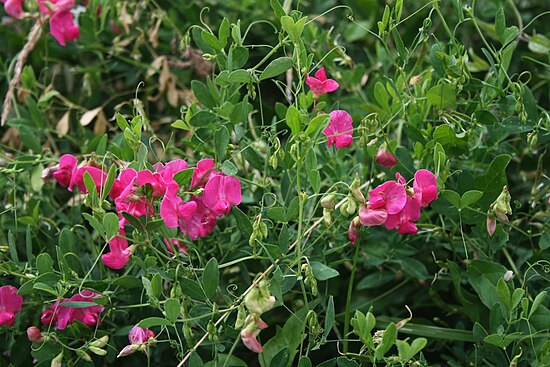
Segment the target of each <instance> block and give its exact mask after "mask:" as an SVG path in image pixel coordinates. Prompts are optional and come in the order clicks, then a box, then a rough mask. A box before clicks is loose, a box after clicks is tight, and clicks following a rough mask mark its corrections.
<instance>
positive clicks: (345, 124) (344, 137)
mask: <svg viewBox="0 0 550 367" xmlns="http://www.w3.org/2000/svg"><path fill="white" fill-rule="evenodd" d="M323 135H325V136H326V137H327V138H328V141H327V145H328V146H329V147H330V146H332V144H335V143H336V148H347V147H349V146H350V145H351V143H352V142H353V120H352V118H351V116H350V114H349V113H347V112H346V111H343V110H335V111H332V112H331V113H330V122H329V124H328V126H327V127H326V128H325V130H323Z"/></svg>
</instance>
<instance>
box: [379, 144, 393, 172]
mask: <svg viewBox="0 0 550 367" xmlns="http://www.w3.org/2000/svg"><path fill="white" fill-rule="evenodd" d="M375 161H376V163H378V164H379V165H380V166H382V167H383V168H391V167H393V166H395V165H396V164H397V158H395V156H394V155H393V154H392V153H391V152H390V151H389V150H387V149H386V147H385V146H384V145H383V146H381V147H380V149H379V150H378V153H376V158H375Z"/></svg>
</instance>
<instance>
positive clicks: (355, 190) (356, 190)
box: [349, 174, 365, 214]
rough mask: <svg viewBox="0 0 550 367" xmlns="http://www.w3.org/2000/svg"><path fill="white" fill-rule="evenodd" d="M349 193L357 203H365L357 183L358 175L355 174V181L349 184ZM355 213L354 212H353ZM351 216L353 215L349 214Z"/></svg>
mask: <svg viewBox="0 0 550 367" xmlns="http://www.w3.org/2000/svg"><path fill="white" fill-rule="evenodd" d="M350 190H351V193H352V194H353V197H355V199H357V201H358V202H360V203H361V204H364V203H365V196H363V193H362V192H361V183H360V181H359V174H355V180H353V182H352V183H351V186H350ZM354 211H355V210H354ZM349 214H353V213H349Z"/></svg>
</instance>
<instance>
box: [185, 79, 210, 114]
mask: <svg viewBox="0 0 550 367" xmlns="http://www.w3.org/2000/svg"><path fill="white" fill-rule="evenodd" d="M191 89H193V93H194V94H195V97H197V100H198V101H199V102H200V103H202V104H203V105H204V106H205V107H208V108H210V109H212V108H214V107H215V106H216V100H215V98H214V97H213V96H212V94H211V93H210V90H208V87H207V86H206V84H204V83H203V82H201V81H198V80H193V81H192V82H191Z"/></svg>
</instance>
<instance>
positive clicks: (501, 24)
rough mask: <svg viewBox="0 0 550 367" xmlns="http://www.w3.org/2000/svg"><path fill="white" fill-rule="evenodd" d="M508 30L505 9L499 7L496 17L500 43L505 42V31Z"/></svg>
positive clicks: (496, 28)
mask: <svg viewBox="0 0 550 367" xmlns="http://www.w3.org/2000/svg"><path fill="white" fill-rule="evenodd" d="M505 30H506V17H505V15H504V9H502V8H499V9H498V10H497V15H496V17H495V31H496V34H497V37H498V40H499V41H500V43H504V31H505Z"/></svg>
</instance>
